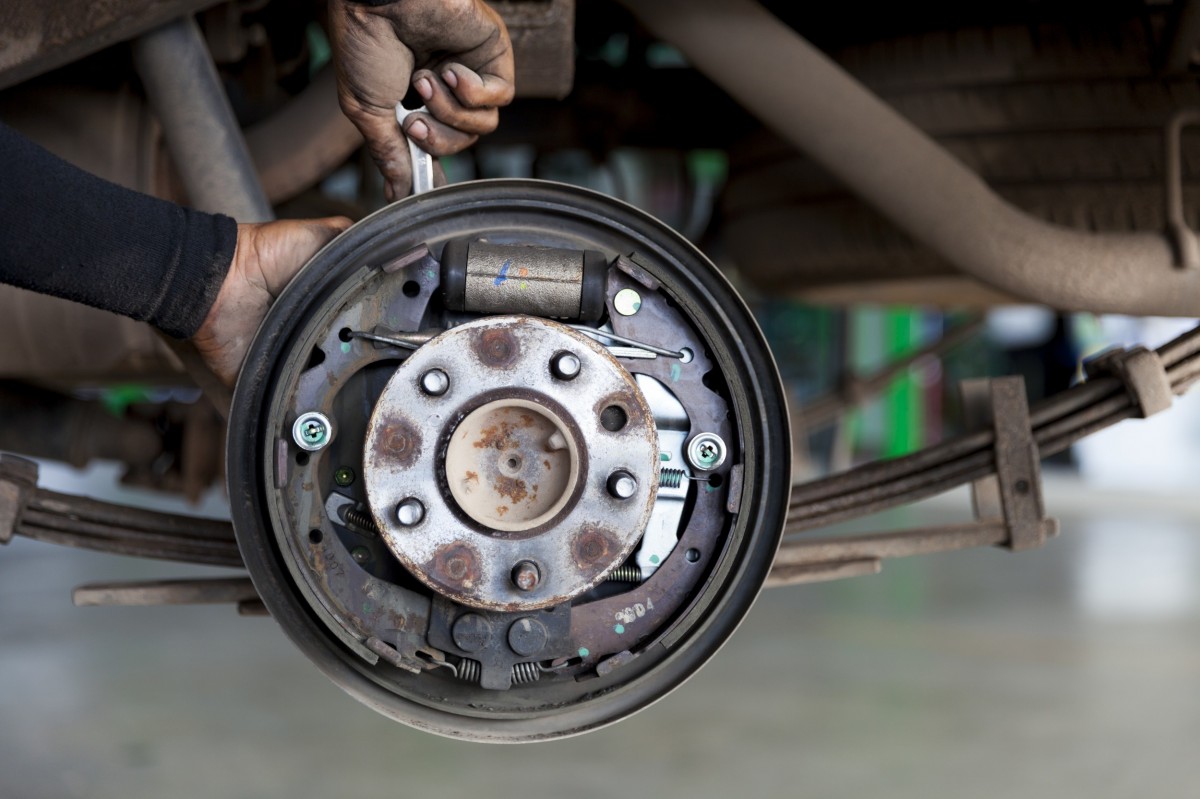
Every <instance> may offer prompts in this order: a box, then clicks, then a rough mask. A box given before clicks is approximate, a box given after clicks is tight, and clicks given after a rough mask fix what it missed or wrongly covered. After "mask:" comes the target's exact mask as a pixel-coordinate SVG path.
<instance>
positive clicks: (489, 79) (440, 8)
mask: <svg viewBox="0 0 1200 799" xmlns="http://www.w3.org/2000/svg"><path fill="white" fill-rule="evenodd" d="M329 28H330V36H331V38H332V43H333V52H334V65H335V67H336V69H337V78H338V100H339V101H340V102H341V105H342V110H343V111H344V112H345V113H346V116H347V117H349V118H350V121H351V122H353V123H354V124H355V126H356V127H358V129H359V131H361V132H362V135H363V138H365V139H366V140H367V149H368V150H369V151H370V153H371V157H372V158H374V159H375V163H376V164H377V165H378V166H379V171H380V172H382V173H383V177H384V181H385V187H384V194H385V196H386V197H387V199H388V200H389V201H391V200H398V199H400V198H401V197H404V196H406V195H408V193H409V192H410V191H411V190H412V165H411V163H410V161H409V155H408V142H407V140H406V139H405V135H408V136H411V137H413V138H414V139H416V140H417V141H418V142H419V143H420V145H421V147H422V149H424V150H425V151H426V152H429V153H432V154H433V155H451V154H453V153H457V152H459V151H461V150H463V149H465V148H467V147H469V146H470V145H472V144H474V143H475V141H476V140H477V139H478V138H479V136H480V134H483V133H490V132H491V131H493V130H495V129H496V123H497V122H498V121H499V117H500V112H499V110H498V108H499V106H502V105H508V104H509V102H511V101H512V98H513V55H512V43H511V42H510V41H509V38H508V30H507V29H506V28H505V27H504V22H503V21H502V20H501V19H500V16H499V15H498V14H497V13H496V12H495V11H493V10H492V9H491V8H489V7H488V6H487V5H486V4H484V3H483V2H482V0H395V2H392V3H388V4H386V5H381V6H368V5H365V4H363V3H357V2H354V0H330V3H329ZM414 70H415V71H414ZM410 85H411V86H412V87H414V88H415V89H416V90H417V92H418V93H419V94H420V95H421V98H422V99H423V100H424V101H425V106H426V107H427V108H428V109H429V113H428V114H411V115H409V117H408V119H407V120H405V123H404V131H403V133H402V132H401V130H400V126H399V125H397V124H396V103H398V102H400V100H401V99H403V97H404V95H406V94H407V93H408V90H409V87H410Z"/></svg>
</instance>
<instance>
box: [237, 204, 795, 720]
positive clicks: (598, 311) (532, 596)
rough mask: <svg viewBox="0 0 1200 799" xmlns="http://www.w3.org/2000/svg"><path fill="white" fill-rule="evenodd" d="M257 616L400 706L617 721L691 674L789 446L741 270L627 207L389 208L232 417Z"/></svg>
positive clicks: (241, 522)
mask: <svg viewBox="0 0 1200 799" xmlns="http://www.w3.org/2000/svg"><path fill="white" fill-rule="evenodd" d="M229 431H230V432H229V442H228V453H229V461H228V477H229V484H230V489H231V497H232V500H233V503H232V504H233V517H234V526H235V530H236V533H237V537H238V542H239V546H240V548H241V550H242V554H243V557H244V559H245V561H246V564H247V567H248V569H249V570H250V573H251V576H252V577H253V579H254V583H255V586H256V588H257V589H258V591H259V593H260V595H261V596H262V598H263V601H264V602H265V603H266V605H267V607H268V609H269V610H270V612H271V614H272V616H274V618H275V619H276V620H277V621H278V622H279V623H280V624H281V625H282V626H283V628H284V630H285V631H286V632H287V634H288V635H289V636H290V637H291V638H292V640H293V641H294V642H295V643H296V644H297V645H298V646H299V647H300V648H301V649H302V650H303V651H304V652H305V653H306V654H307V655H308V657H310V658H311V659H312V660H313V661H314V662H315V663H316V664H317V665H318V666H319V667H320V668H321V669H322V670H323V671H324V672H325V673H326V674H327V675H328V676H329V677H330V678H332V679H333V680H334V681H335V682H336V683H337V684H338V685H340V686H341V687H342V688H343V689H345V690H346V691H347V692H349V693H350V694H352V695H354V696H355V697H357V698H358V699H360V700H361V701H363V702H364V703H366V704H368V705H369V706H371V707H373V708H375V709H377V710H379V711H380V712H382V713H384V714H386V715H388V716H390V717H392V718H394V719H396V720H399V721H401V722H404V723H406V724H410V725H412V726H415V727H419V728H422V729H426V730H430V731H433V732H436V733H440V734H444V735H450V736H454V737H461V738H469V739H474V740H482V741H530V740H544V739H547V738H554V737H559V736H564V735H571V734H576V733H580V732H584V731H587V730H590V729H594V728H596V727H599V726H603V725H605V724H608V723H611V722H613V721H616V720H618V719H621V718H623V717H625V716H627V715H629V714H631V713H633V712H635V711H637V710H639V709H641V708H643V707H645V706H646V705H648V704H650V703H651V702H653V701H655V700H657V699H658V698H660V697H661V696H663V695H664V694H666V693H667V692H668V691H670V690H671V689H673V688H674V687H676V686H678V685H679V684H680V683H682V682H683V681H684V680H685V679H686V678H687V677H688V676H689V675H690V674H692V673H693V672H695V670H696V669H698V668H699V667H700V666H701V665H702V664H703V663H704V662H705V661H706V660H707V659H708V658H709V657H710V656H711V655H712V654H713V653H714V652H715V651H716V650H717V648H719V647H720V645H721V644H722V643H724V641H725V640H726V639H727V638H728V637H729V635H730V634H731V633H732V632H733V630H734V628H735V627H736V626H737V624H738V623H739V622H740V620H741V619H742V617H743V616H744V615H745V613H746V612H747V610H748V609H749V607H750V605H751V603H752V602H753V599H754V597H755V596H756V595H757V593H758V591H759V589H760V588H761V586H762V583H763V581H764V579H765V577H766V574H767V571H768V569H769V568H770V565H771V560H772V558H773V556H774V553H775V549H776V547H777V545H778V542H779V535H780V530H781V527H782V522H783V519H784V515H785V512H786V509H787V501H788V486H789V460H790V454H789V453H790V448H789V441H790V438H789V436H788V432H787V423H786V414H785V412H784V404H783V399H782V391H781V388H780V384H779V378H778V374H777V372H776V369H775V366H774V363H773V361H772V359H771V356H770V353H769V351H768V349H767V347H766V344H765V342H764V341H763V338H762V335H761V333H760V332H759V330H758V328H757V326H756V325H755V323H754V321H753V319H752V317H751V316H750V314H749V312H748V311H747V310H746V308H745V306H744V305H743V304H742V302H741V301H740V300H739V299H738V298H737V296H736V294H735V293H734V291H733V289H732V288H731V287H730V286H729V284H728V283H727V282H726V281H725V280H724V278H723V277H722V276H721V275H720V274H719V273H718V272H717V270H716V269H715V268H714V267H713V266H712V264H711V263H710V262H709V261H707V260H706V259H705V258H704V256H703V255H701V254H700V253H699V252H698V251H697V250H696V249H695V248H694V247H692V246H691V245H690V244H689V243H688V242H686V241H685V240H684V239H683V238H682V237H680V236H679V235H678V234H677V233H675V232H673V231H671V230H670V229H668V228H667V227H665V226H663V225H662V224H661V223H659V222H657V221H655V220H654V219H652V218H651V217H649V216H646V215H645V214H643V213H642V212H640V211H637V210H636V209H633V208H631V207H629V206H627V205H624V204H622V203H620V202H617V201H615V200H612V199H610V198H608V197H605V196H603V195H599V194H595V193H592V192H589V191H585V190H582V189H576V188H571V187H567V186H561V185H557V184H550V183H545V182H540V181H512V180H509V181H480V182H473V183H469V184H463V185H458V186H451V187H446V188H443V189H439V190H436V191H433V192H429V193H427V194H423V195H421V196H419V197H413V198H410V199H409V200H406V201H402V202H400V203H396V204H394V205H391V206H388V207H387V208H385V209H383V210H381V211H379V212H378V213H376V214H374V215H373V216H371V217H368V218H367V219H365V220H363V221H362V222H360V223H358V224H357V225H355V226H354V227H353V228H351V229H350V230H349V231H348V232H347V233H345V234H343V235H342V236H340V237H339V238H338V239H337V240H336V241H334V242H333V243H331V244H330V245H329V246H328V247H326V248H325V249H324V250H322V251H321V252H320V253H319V254H318V255H317V256H316V257H315V258H314V259H313V261H312V262H311V263H309V264H308V265H307V266H306V267H305V269H304V270H303V271H302V272H301V274H300V276H299V277H298V278H297V279H296V280H295V281H294V282H293V283H292V284H291V285H290V286H289V287H288V289H287V290H286V291H285V292H284V294H283V296H282V297H280V299H279V300H278V302H277V303H276V304H275V306H274V307H273V308H272V309H271V312H270V314H269V316H268V318H267V320H266V322H265V323H264V325H263V327H262V328H261V329H260V331H259V334H258V336H257V338H256V340H255V342H254V344H253V345H252V348H251V354H250V357H249V359H248V361H247V364H246V367H245V368H244V370H243V373H242V377H241V379H240V380H239V383H238V387H237V391H236V393H235V397H234V403H233V408H232V413H231V418H230V425H229Z"/></svg>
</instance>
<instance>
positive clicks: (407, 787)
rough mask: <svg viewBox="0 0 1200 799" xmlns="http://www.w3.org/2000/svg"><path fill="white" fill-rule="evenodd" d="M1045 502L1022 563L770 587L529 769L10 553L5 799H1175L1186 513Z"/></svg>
mask: <svg viewBox="0 0 1200 799" xmlns="http://www.w3.org/2000/svg"><path fill="white" fill-rule="evenodd" d="M1047 495H1048V505H1049V507H1050V510H1051V512H1052V513H1053V514H1055V515H1057V516H1059V518H1060V519H1062V522H1063V531H1064V532H1063V534H1062V535H1061V536H1060V537H1059V538H1058V539H1057V540H1055V541H1053V542H1051V544H1050V545H1049V546H1048V547H1047V548H1046V549H1045V550H1044V551H1042V552H1034V553H1027V554H1022V555H1012V554H1008V553H1005V552H1000V551H980V552H965V553H957V554H952V555H943V556H936V557H927V558H924V559H919V560H911V561H905V562H893V563H890V564H888V565H887V566H886V567H885V569H884V572H883V574H882V575H880V576H878V577H866V578H857V579H855V580H851V581H845V582H841V583H830V584H822V585H814V586H807V587H799V588H790V589H782V590H777V591H772V592H769V593H767V594H766V595H765V596H764V597H763V598H762V599H761V600H760V602H759V604H758V606H757V607H756V608H755V609H754V611H753V612H752V614H751V616H750V618H749V620H748V621H747V623H746V624H745V625H744V626H743V628H742V630H741V631H740V632H739V633H738V634H737V635H736V636H735V637H734V639H733V641H732V642H731V644H730V645H729V646H728V647H727V648H726V649H725V650H724V651H723V652H722V653H721V654H720V655H718V657H717V659H716V660H715V661H714V662H713V663H712V664H710V665H709V666H708V667H707V668H706V669H705V670H704V671H702V672H701V673H700V674H699V676H697V677H696V678H695V679H694V680H692V681H691V682H690V683H688V684H687V685H685V686H684V687H683V688H682V689H680V690H679V691H677V692H675V693H674V694H672V695H671V696H669V697H668V698H667V699H665V700H664V701H662V702H661V703H659V704H658V705H656V706H655V707H653V708H651V709H649V710H647V711H646V712H644V713H642V714H641V715H639V716H637V717H635V718H633V719H631V720H628V721H626V722H624V723H622V724H619V725H617V726H615V727H612V728H609V729H607V730H603V731H601V732H598V733H593V734H591V735H588V736H584V737H582V738H577V739H573V740H568V741H562V742H558V743H551V744H541V745H536V746H526V747H496V746H484V745H473V744H463V743H457V742H453V741H448V740H443V739H439V738H435V737H432V736H430V735H427V734H423V733H418V732H415V731H412V730H409V729H406V728H404V727H401V726H398V725H396V724H393V723H392V722H389V721H386V720H385V719H383V718H382V717H381V716H377V715H376V714H374V713H373V712H371V711H369V710H367V709H366V708H364V707H361V706H360V705H358V704H357V703H356V702H354V701H353V700H351V699H349V698H348V697H346V696H344V695H343V694H342V693H341V692H340V691H339V690H338V689H337V688H335V687H334V686H333V685H332V684H331V683H329V682H328V681H327V680H326V679H325V678H324V677H322V676H321V675H320V674H318V673H317V671H316V669H315V668H313V667H311V666H310V665H309V664H308V663H307V661H305V660H304V659H303V658H302V657H301V656H300V655H299V654H298V653H297V652H296V651H294V650H293V648H292V647H291V645H290V644H289V643H288V642H287V641H286V640H285V639H284V637H283V635H282V634H281V633H280V632H279V631H278V630H277V629H276V628H275V626H274V625H273V623H272V622H271V621H270V620H266V619H243V618H239V617H237V616H236V615H235V614H234V612H233V610H232V609H230V608H225V607H217V608H165V609H164V608H149V609H141V608H135V609H106V608H87V609H75V608H73V607H72V606H71V605H70V601H69V592H70V589H71V588H72V586H74V585H76V584H78V583H81V582H85V581H87V580H95V579H129V578H137V577H146V578H151V577H163V576H176V575H188V574H196V573H198V572H203V571H204V570H203V569H198V568H195V569H189V568H183V567H174V566H170V565H161V564H154V563H139V562H136V561H126V560H124V559H119V558H113V557H109V556H103V555H96V554H91V553H86V552H72V551H68V550H63V549H58V548H55V547H51V546H47V545H41V544H37V543H33V542H29V541H17V542H15V543H14V544H13V545H11V546H9V547H7V548H5V549H0V611H2V612H0V797H4V798H5V799H7V797H20V798H25V797H28V798H30V799H33V798H35V797H54V798H55V799H58V798H59V797H74V796H80V797H83V796H86V797H98V798H99V797H120V798H121V799H132V798H133V797H164V796H171V797H178V798H179V799H183V798H184V797H191V796H196V797H213V796H221V797H268V796H282V795H285V794H286V795H293V796H305V797H307V796H366V795H388V794H390V795H400V796H430V795H440V796H446V797H455V796H468V795H471V794H477V795H483V796H512V795H518V794H519V795H525V796H571V797H576V798H578V799H584V798H585V797H605V799H610V798H611V797H614V796H657V797H685V796H688V797H695V796H735V797H758V796H795V795H803V796H806V797H868V796H887V797H890V798H891V799H898V798H899V797H914V798H916V797H920V798H921V799H930V797H938V796H954V797H962V796H971V797H1001V796H1003V797H1010V796H1020V797H1022V798H1023V799H1033V798H1034V797H1063V796H1087V797H1090V799H1100V797H1109V796H1114V797H1115V796H1121V797H1128V796H1132V795H1148V796H1161V797H1168V796H1184V795H1195V791H1196V785H1197V778H1198V777H1200V764H1198V763H1197V760H1196V758H1195V751H1196V746H1197V744H1198V743H1200V699H1197V695H1198V694H1197V678H1198V675H1200V532H1198V531H1197V529H1196V528H1197V526H1198V525H1200V503H1195V502H1191V501H1190V498H1189V497H1159V498H1154V497H1140V498H1138V497H1121V496H1115V495H1113V494H1111V493H1106V492H1099V493H1097V492H1087V491H1085V490H1083V489H1082V488H1081V487H1080V486H1079V485H1078V484H1077V483H1074V482H1072V481H1070V480H1051V482H1050V485H1049V487H1048V489H1047ZM1085 501H1086V502H1094V503H1099V504H1098V505H1096V506H1093V507H1090V508H1087V507H1085ZM964 502H965V498H964V497H963V496H962V495H956V496H951V497H949V498H948V499H942V500H939V501H936V502H934V503H932V504H927V505H926V506H923V507H922V508H921V509H918V510H909V511H907V512H904V513H895V514H892V515H891V516H889V517H888V519H887V522H888V523H890V524H916V523H918V522H919V521H922V520H924V521H931V522H941V521H948V520H950V518H951V508H953V509H954V512H956V513H959V512H960V511H959V509H961V508H963V507H965V506H964V505H963V504H962V503H964ZM958 518H961V514H960V515H959V516H958Z"/></svg>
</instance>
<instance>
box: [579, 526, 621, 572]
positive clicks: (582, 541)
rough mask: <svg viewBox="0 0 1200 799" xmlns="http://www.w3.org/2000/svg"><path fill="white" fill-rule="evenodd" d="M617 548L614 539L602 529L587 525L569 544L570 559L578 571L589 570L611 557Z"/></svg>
mask: <svg viewBox="0 0 1200 799" xmlns="http://www.w3.org/2000/svg"><path fill="white" fill-rule="evenodd" d="M618 548H619V545H618V544H617V542H616V540H615V537H614V536H613V534H612V533H610V532H609V531H608V530H605V529H604V528H603V527H599V526H593V525H587V526H585V527H584V528H583V529H581V530H580V531H579V532H578V533H576V534H575V538H574V540H573V541H572V542H571V557H572V558H573V559H574V561H575V565H576V566H578V567H579V568H580V569H591V568H594V567H595V566H596V564H597V563H602V562H604V561H605V560H607V559H608V558H610V557H611V555H612V553H613V552H615V551H616V550H617V549H618Z"/></svg>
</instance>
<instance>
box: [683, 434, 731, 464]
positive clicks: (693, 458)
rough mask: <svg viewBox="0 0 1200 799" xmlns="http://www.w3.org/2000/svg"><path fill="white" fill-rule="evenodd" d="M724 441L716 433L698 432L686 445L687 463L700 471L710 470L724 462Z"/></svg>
mask: <svg viewBox="0 0 1200 799" xmlns="http://www.w3.org/2000/svg"><path fill="white" fill-rule="evenodd" d="M725 455H726V450H725V442H724V441H722V440H721V437H720V436H719V435H717V434H716V433H700V434H698V435H696V436H695V437H693V438H692V440H691V441H689V442H688V445H687V459H688V463H690V464H692V466H694V467H695V468H696V469H699V470H700V471H702V472H710V471H712V470H713V469H716V468H717V467H718V466H720V465H721V464H722V463H724V462H725Z"/></svg>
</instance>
